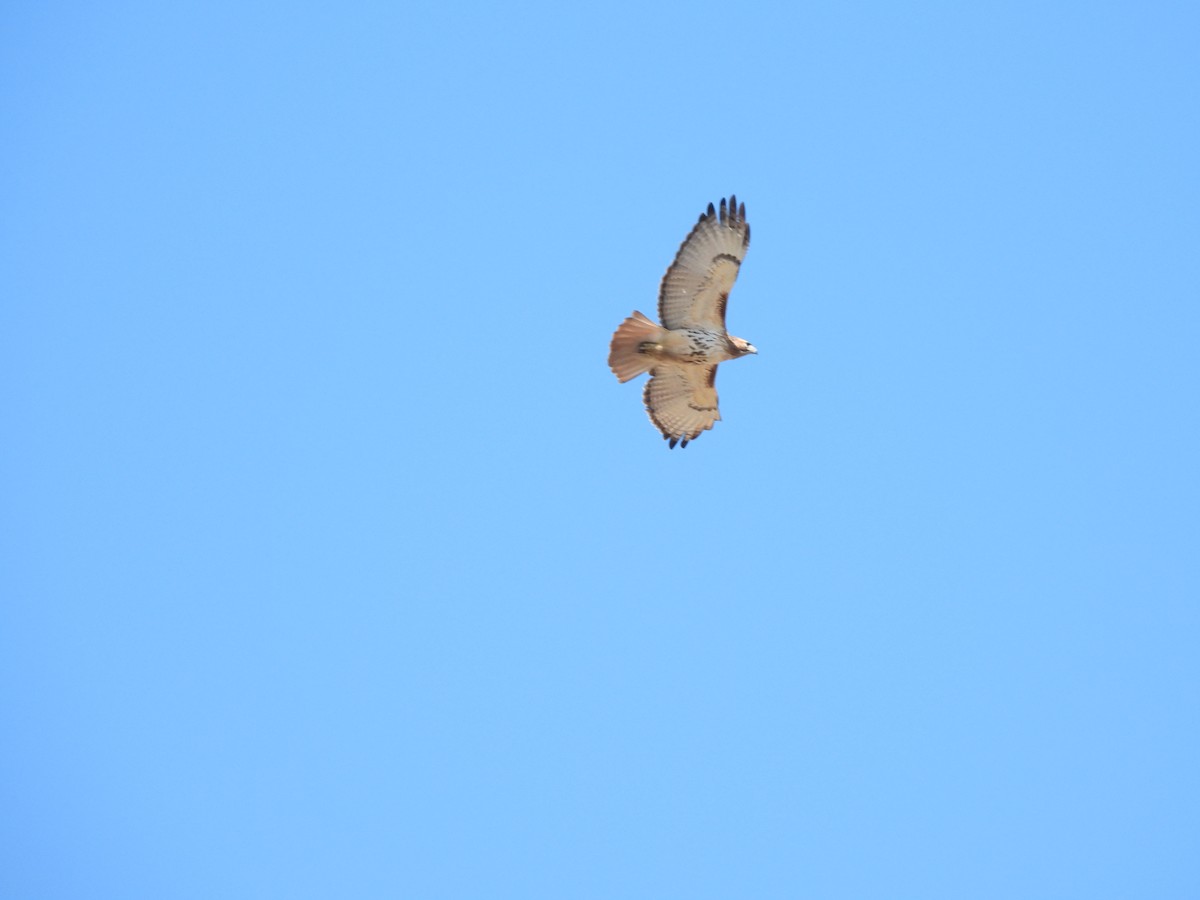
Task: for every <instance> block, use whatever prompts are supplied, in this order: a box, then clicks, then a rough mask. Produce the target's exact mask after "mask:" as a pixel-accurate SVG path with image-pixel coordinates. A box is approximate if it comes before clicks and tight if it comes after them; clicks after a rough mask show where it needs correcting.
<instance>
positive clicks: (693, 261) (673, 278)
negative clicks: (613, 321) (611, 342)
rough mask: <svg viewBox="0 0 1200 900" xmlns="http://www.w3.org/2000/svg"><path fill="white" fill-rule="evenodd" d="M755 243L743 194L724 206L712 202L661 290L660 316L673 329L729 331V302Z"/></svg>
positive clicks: (664, 323)
mask: <svg viewBox="0 0 1200 900" xmlns="http://www.w3.org/2000/svg"><path fill="white" fill-rule="evenodd" d="M749 246H750V225H749V223H748V222H747V221H746V204H744V203H743V204H742V205H741V206H738V202H737V197H735V196H732V195H731V196H730V198H729V204H728V205H726V203H725V201H724V199H722V200H721V205H720V208H719V209H714V208H713V205H712V204H711V203H710V204H708V211H707V212H705V213H704V215H702V216H701V217H700V221H699V222H697V223H696V227H695V228H693V229H692V233H691V234H689V235H688V236H687V238H686V239H685V240H684V242H683V243H682V244H680V245H679V252H678V253H676V254H675V261H674V262H673V263H671V266H670V268H668V269H667V274H666V275H664V276H663V280H662V284H661V285H660V286H659V289H658V317H659V319H660V320H661V321H662V323H663V325H664V326H666V327H667V328H671V329H676V328H685V327H688V326H697V325H698V326H701V327H704V328H709V329H712V330H714V331H724V330H725V304H726V303H727V302H728V300H729V292H730V291H731V290H732V289H733V282H734V281H735V280H737V274H738V268H739V267H740V266H741V264H742V259H743V258H745V256H746V250H747V248H748V247H749Z"/></svg>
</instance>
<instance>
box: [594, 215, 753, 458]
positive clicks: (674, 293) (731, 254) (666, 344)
mask: <svg viewBox="0 0 1200 900" xmlns="http://www.w3.org/2000/svg"><path fill="white" fill-rule="evenodd" d="M749 247H750V225H749V223H747V222H746V205H745V204H744V203H743V204H742V205H741V206H739V205H738V202H737V197H735V196H733V195H732V194H731V195H730V197H729V203H728V205H727V204H726V203H725V200H724V199H722V200H721V203H720V206H719V208H715V209H714V208H713V205H712V204H711V203H710V204H708V210H707V211H706V212H705V213H704V214H703V215H701V216H700V221H698V222H697V223H696V226H695V227H694V228H693V229H692V232H691V234H689V235H688V236H687V237H686V238H685V239H684V242H683V243H682V244H680V245H679V252H678V253H676V254H675V261H674V262H673V263H671V265H670V267H669V268H668V269H667V274H666V275H664V276H663V280H662V284H661V285H660V286H659V288H658V317H659V319H660V320H662V324H661V325H660V324H657V323H655V322H654V321H653V320H651V319H649V318H647V317H646V316H644V315H642V314H641V313H640V312H637V311H636V310H635V311H634V313H633V315H632V316H630V317H629V318H627V319H626V320H625V321H624V322H622V323H621V324H620V326H619V327H618V328H617V330H616V332H615V333H614V334H613V337H612V343H611V344H610V346H609V354H608V366H609V368H610V369H612V370H613V374H614V375H616V376H617V380H618V381H620V382H622V383H624V382H626V381H629V380H630V379H631V378H636V377H637V376H638V375H641V374H642V373H643V372H649V373H650V380H649V381H647V382H646V389H645V392H644V393H643V395H642V399H643V400H644V401H645V404H646V412H647V413H648V414H649V415H650V421H651V422H653V423H654V424H655V426H656V427H657V428H658V430H659V431H661V432H662V436H663V438H664V439H665V440H667V441H668V442H669V446H670V447H671V448H672V449H674V447H675V445H676V444H679V446H680V447H686V446H687V445H688V441H694V440H695V439H696V438H698V437H699V436H700V433H701V432H702V431H707V430H708V429H709V428H712V427H713V423H715V422H716V421H717V420H718V419H720V418H721V413H720V411H719V410H718V409H717V389H716V387H714V385H715V384H716V381H717V365H718V364H719V363H723V362H725V360H727V359H738V358H740V357H743V356H746V355H748V354H750V353H757V352H758V350H756V349H755V347H754V345H753V344H751V343H750V342H749V341H747V340H743V339H742V338H740V337H734V336H733V335H731V334H730V333H729V332H728V331H726V330H725V306H726V304H727V303H728V302H729V292H730V290H732V289H733V283H734V281H736V280H737V275H738V270H739V269H740V268H741V266H742V259H743V258H745V256H746V250H747V249H748V248H749Z"/></svg>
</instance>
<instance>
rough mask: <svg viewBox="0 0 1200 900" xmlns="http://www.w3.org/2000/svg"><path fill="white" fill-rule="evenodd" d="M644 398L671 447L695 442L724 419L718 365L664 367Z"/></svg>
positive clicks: (648, 385)
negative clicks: (722, 417) (721, 408)
mask: <svg viewBox="0 0 1200 900" xmlns="http://www.w3.org/2000/svg"><path fill="white" fill-rule="evenodd" d="M650 376H651V377H650V380H649V381H647V382H646V389H645V391H644V392H643V394H642V399H643V400H644V401H645V403H646V412H647V413H648V414H649V415H650V421H651V422H653V423H654V424H655V426H657V428H658V430H659V431H661V432H662V436H663V437H664V438H666V439H667V440H668V441H670V442H671V447H672V448H674V447H675V444H677V443H678V444H681V445H682V446H684V447H686V446H687V445H688V441H694V440H695V439H696V438H698V437H699V436H700V432H702V431H707V430H708V429H709V428H712V427H713V423H714V422H716V421H717V420H718V419H720V418H721V413H720V411H719V410H718V409H717V389H716V387H715V385H716V381H717V367H716V366H698V365H692V364H683V365H669V364H662V365H658V366H656V367H655V368H654V370H653V371H651V373H650Z"/></svg>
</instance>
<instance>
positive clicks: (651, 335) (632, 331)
mask: <svg viewBox="0 0 1200 900" xmlns="http://www.w3.org/2000/svg"><path fill="white" fill-rule="evenodd" d="M665 331H666V329H665V328H663V327H662V326H661V325H658V324H656V323H654V322H652V321H650V320H649V319H647V318H646V317H645V316H643V315H642V314H641V313H640V312H636V311H635V312H634V314H633V315H632V316H630V317H629V318H628V319H626V320H625V321H624V322H622V323H621V324H620V326H619V327H618V328H617V330H616V333H615V334H613V337H612V344H611V346H610V348H609V354H608V367H609V368H610V369H612V370H613V374H614V375H616V376H617V380H618V381H620V382H622V383H624V382H626V381H629V379H631V378H637V377H638V376H639V375H641V374H642V373H643V372H648V371H650V369H651V368H653V366H654V359H655V358H654V356H652V355H650V354H648V353H645V352H644V348H643V345H644V344H645V343H646V342H647V341H650V342H657V341H659V340H660V338H661V335H662V333H663V332H665Z"/></svg>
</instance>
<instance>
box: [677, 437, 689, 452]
mask: <svg viewBox="0 0 1200 900" xmlns="http://www.w3.org/2000/svg"><path fill="white" fill-rule="evenodd" d="M687 445H688V439H687V438H684V439H683V440H682V441H680V442H679V449H680V450H685V449H687Z"/></svg>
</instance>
